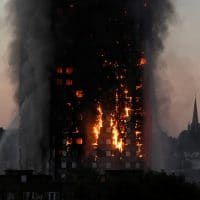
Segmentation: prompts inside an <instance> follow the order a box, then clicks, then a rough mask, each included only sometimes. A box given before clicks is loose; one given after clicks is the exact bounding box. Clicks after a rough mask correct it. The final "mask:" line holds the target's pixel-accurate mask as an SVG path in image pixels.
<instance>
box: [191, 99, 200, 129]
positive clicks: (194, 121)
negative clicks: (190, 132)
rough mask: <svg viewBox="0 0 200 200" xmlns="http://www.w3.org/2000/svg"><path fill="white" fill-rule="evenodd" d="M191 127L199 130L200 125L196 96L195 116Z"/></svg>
mask: <svg viewBox="0 0 200 200" xmlns="http://www.w3.org/2000/svg"><path fill="white" fill-rule="evenodd" d="M191 126H192V127H191V128H192V129H195V130H197V129H198V126H199V118H198V109H197V100H196V96H195V100H194V110H193V117H192V124H191Z"/></svg>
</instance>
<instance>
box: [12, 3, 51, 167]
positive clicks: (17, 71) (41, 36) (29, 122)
mask: <svg viewBox="0 0 200 200" xmlns="http://www.w3.org/2000/svg"><path fill="white" fill-rule="evenodd" d="M8 9H9V13H10V16H9V20H10V22H12V26H13V28H14V34H15V37H14V40H13V42H12V44H11V47H10V48H11V55H10V65H11V67H12V77H13V79H15V80H16V82H17V83H18V88H17V92H16V100H17V102H18V105H19V117H20V124H19V130H18V134H19V143H20V145H19V146H20V147H19V148H20V151H19V152H20V156H21V159H20V161H21V162H20V167H21V169H34V170H37V171H41V170H44V169H45V167H46V166H45V165H46V163H47V160H48V142H49V139H48V134H49V128H48V127H49V126H48V124H49V67H50V66H51V65H52V61H53V60H52V38H51V32H50V28H51V27H50V26H51V24H50V22H51V20H50V4H49V1H47V0H43V1H41V0H31V1H27V0H13V1H10V2H9V4H8Z"/></svg>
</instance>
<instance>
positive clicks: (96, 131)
mask: <svg viewBox="0 0 200 200" xmlns="http://www.w3.org/2000/svg"><path fill="white" fill-rule="evenodd" d="M97 111H98V115H97V120H96V123H95V125H94V127H93V133H94V137H95V142H94V144H93V145H98V139H99V135H100V133H101V128H102V127H103V111H102V108H101V105H98V106H97Z"/></svg>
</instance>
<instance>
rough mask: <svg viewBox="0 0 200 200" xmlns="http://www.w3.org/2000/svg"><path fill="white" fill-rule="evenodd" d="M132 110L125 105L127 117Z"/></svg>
mask: <svg viewBox="0 0 200 200" xmlns="http://www.w3.org/2000/svg"><path fill="white" fill-rule="evenodd" d="M130 111H131V108H129V107H125V115H126V117H129V116H130Z"/></svg>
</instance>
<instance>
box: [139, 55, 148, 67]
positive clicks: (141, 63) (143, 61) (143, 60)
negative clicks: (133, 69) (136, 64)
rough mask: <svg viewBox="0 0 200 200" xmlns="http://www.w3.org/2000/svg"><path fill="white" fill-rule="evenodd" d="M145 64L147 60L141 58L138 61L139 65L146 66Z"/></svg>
mask: <svg viewBox="0 0 200 200" xmlns="http://www.w3.org/2000/svg"><path fill="white" fill-rule="evenodd" d="M146 64H147V59H146V58H145V57H142V58H141V59H140V65H146Z"/></svg>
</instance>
